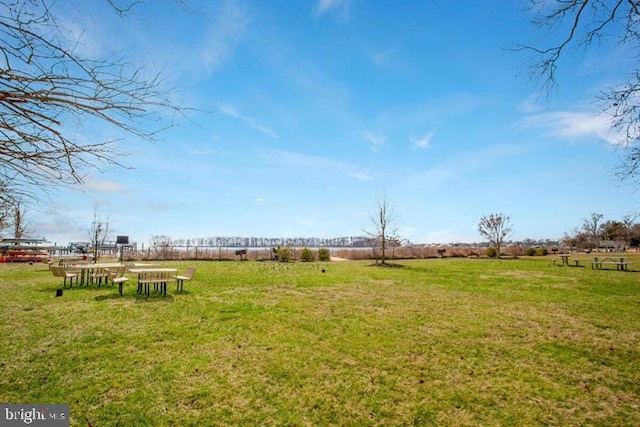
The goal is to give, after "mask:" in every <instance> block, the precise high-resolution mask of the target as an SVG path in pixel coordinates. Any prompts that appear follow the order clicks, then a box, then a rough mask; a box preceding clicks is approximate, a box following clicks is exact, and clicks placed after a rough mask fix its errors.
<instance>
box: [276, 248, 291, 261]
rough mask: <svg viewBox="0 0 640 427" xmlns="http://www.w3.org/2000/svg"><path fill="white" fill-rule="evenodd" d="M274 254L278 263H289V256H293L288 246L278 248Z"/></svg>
mask: <svg viewBox="0 0 640 427" xmlns="http://www.w3.org/2000/svg"><path fill="white" fill-rule="evenodd" d="M275 252H276V257H277V259H278V261H280V262H289V261H290V260H291V255H292V254H293V251H292V250H291V248H290V247H288V246H278V248H277V249H276V250H275Z"/></svg>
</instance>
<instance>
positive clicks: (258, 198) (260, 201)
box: [256, 197, 265, 206]
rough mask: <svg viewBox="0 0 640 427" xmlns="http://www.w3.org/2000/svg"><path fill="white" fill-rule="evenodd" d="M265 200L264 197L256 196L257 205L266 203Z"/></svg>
mask: <svg viewBox="0 0 640 427" xmlns="http://www.w3.org/2000/svg"><path fill="white" fill-rule="evenodd" d="M264 202H265V200H264V199H263V198H262V197H257V198H256V205H258V206H260V205H264Z"/></svg>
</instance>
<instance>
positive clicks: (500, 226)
mask: <svg viewBox="0 0 640 427" xmlns="http://www.w3.org/2000/svg"><path fill="white" fill-rule="evenodd" d="M478 232H479V233H480V235H481V236H482V237H484V238H485V239H487V240H488V241H489V242H490V243H491V244H492V245H493V246H495V248H496V256H497V257H498V258H500V248H501V247H502V243H504V241H505V239H506V238H507V237H509V236H511V234H513V228H512V226H511V218H509V216H507V215H504V214H502V213H495V214H489V215H485V216H483V217H482V218H480V222H479V223H478Z"/></svg>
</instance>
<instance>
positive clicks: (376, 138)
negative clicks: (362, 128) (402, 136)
mask: <svg viewBox="0 0 640 427" xmlns="http://www.w3.org/2000/svg"><path fill="white" fill-rule="evenodd" d="M362 138H363V139H364V140H365V141H367V142H368V143H369V144H370V145H371V150H373V151H378V148H379V147H380V146H381V145H384V143H385V142H386V141H387V138H386V137H384V136H382V135H376V134H373V133H371V132H365V133H364V135H363V136H362Z"/></svg>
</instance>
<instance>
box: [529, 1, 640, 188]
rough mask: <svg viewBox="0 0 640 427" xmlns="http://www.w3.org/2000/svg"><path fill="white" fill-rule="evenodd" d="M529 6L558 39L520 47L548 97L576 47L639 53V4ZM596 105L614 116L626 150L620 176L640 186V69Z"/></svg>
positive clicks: (536, 3)
mask: <svg viewBox="0 0 640 427" xmlns="http://www.w3.org/2000/svg"><path fill="white" fill-rule="evenodd" d="M531 5H532V9H533V10H534V11H535V12H536V13H535V17H534V19H533V22H534V24H535V25H537V26H538V27H539V28H541V29H543V30H545V31H546V32H548V33H550V34H552V35H554V34H555V35H557V39H556V40H555V41H554V42H553V43H551V45H550V46H548V47H535V46H528V45H524V46H520V47H519V49H520V50H527V51H531V52H533V53H534V56H533V58H532V63H531V69H532V74H533V76H534V77H536V78H539V81H540V82H541V85H542V87H543V88H544V89H546V90H547V93H548V91H549V89H551V88H553V87H555V86H556V85H557V84H558V81H557V71H558V68H559V67H560V66H561V63H562V60H563V59H564V58H565V57H566V56H568V55H570V54H571V50H572V49H574V48H579V49H582V50H587V49H589V48H597V47H598V45H599V44H600V43H601V42H602V41H605V40H607V41H608V40H613V41H614V42H618V43H620V44H621V45H625V46H626V47H627V48H628V49H630V51H631V53H630V57H632V58H636V59H637V57H638V55H639V54H640V0H531ZM636 64H637V60H636ZM598 101H599V102H600V104H601V108H602V111H604V112H607V113H609V114H610V115H611V118H612V130H614V131H615V134H616V135H619V139H620V140H619V142H620V147H622V149H623V150H624V151H623V159H622V162H621V164H620V166H619V168H618V170H617V175H618V177H619V178H620V179H622V180H626V179H631V180H634V181H636V182H637V183H638V184H640V67H638V66H636V68H635V70H634V71H633V72H632V73H631V75H629V76H628V77H627V79H626V81H624V82H622V83H620V84H618V85H615V86H612V87H609V88H607V89H605V90H604V91H603V92H601V94H600V95H599V97H598Z"/></svg>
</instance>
